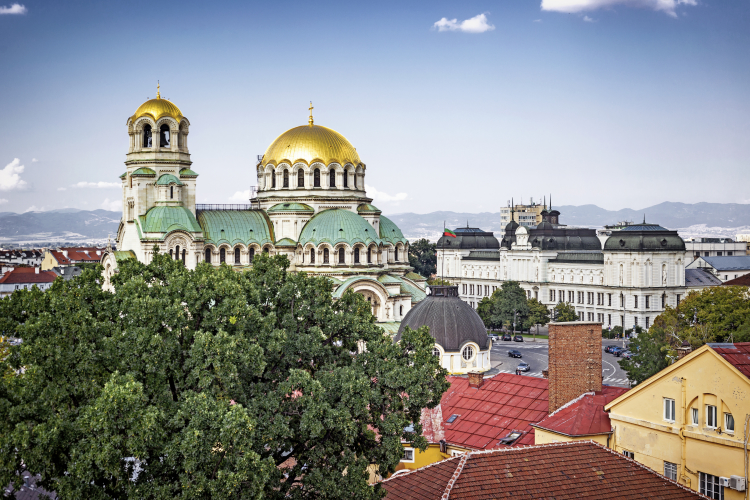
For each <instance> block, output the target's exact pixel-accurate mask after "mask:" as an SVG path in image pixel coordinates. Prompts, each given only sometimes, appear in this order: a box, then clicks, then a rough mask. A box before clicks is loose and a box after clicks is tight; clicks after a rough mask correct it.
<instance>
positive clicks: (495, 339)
mask: <svg viewBox="0 0 750 500" xmlns="http://www.w3.org/2000/svg"><path fill="white" fill-rule="evenodd" d="M487 336H488V337H489V338H490V339H491V340H494V341H498V340H500V337H498V336H497V335H495V334H494V333H490V334H489V335H487Z"/></svg>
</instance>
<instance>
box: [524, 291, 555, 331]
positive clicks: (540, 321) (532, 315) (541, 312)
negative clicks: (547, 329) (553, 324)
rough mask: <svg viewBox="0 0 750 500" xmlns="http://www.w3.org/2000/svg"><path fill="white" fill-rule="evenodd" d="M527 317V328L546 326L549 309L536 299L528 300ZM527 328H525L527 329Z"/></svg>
mask: <svg viewBox="0 0 750 500" xmlns="http://www.w3.org/2000/svg"><path fill="white" fill-rule="evenodd" d="M528 303H529V317H528V319H527V320H526V322H527V324H528V327H531V326H534V325H546V324H547V323H549V318H550V316H549V309H547V306H545V305H544V304H542V303H541V302H539V300H537V299H533V298H532V299H529V300H528ZM528 327H527V328H528Z"/></svg>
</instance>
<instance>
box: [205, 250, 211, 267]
mask: <svg viewBox="0 0 750 500" xmlns="http://www.w3.org/2000/svg"><path fill="white" fill-rule="evenodd" d="M206 262H208V263H209V264H210V263H211V249H210V248H206Z"/></svg>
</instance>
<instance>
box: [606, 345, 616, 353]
mask: <svg viewBox="0 0 750 500" xmlns="http://www.w3.org/2000/svg"><path fill="white" fill-rule="evenodd" d="M615 347H618V346H616V345H608V346H606V347H605V348H604V352H612V349H614V348H615Z"/></svg>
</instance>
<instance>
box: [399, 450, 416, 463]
mask: <svg viewBox="0 0 750 500" xmlns="http://www.w3.org/2000/svg"><path fill="white" fill-rule="evenodd" d="M401 461H402V462H408V463H414V448H404V456H403V457H402V458H401Z"/></svg>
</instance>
